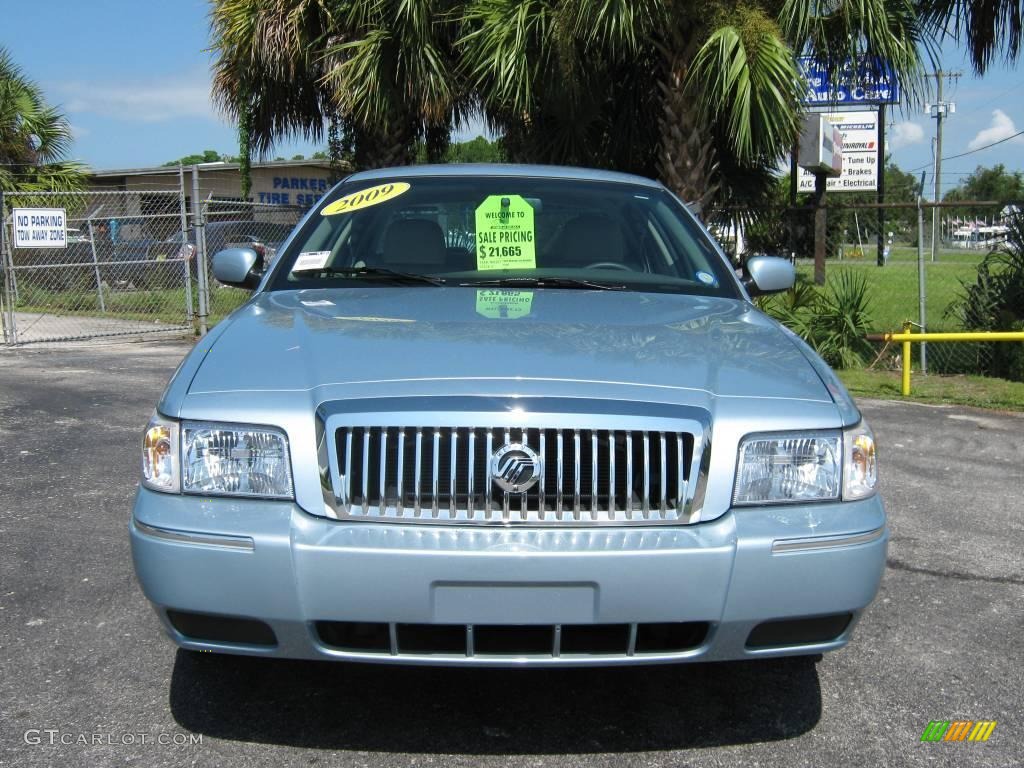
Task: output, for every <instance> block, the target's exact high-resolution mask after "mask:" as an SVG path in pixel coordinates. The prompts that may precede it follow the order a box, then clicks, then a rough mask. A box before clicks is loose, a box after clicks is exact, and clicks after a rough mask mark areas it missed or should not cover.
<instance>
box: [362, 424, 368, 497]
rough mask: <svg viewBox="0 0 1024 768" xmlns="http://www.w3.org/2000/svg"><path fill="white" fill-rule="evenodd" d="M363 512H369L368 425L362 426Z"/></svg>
mask: <svg viewBox="0 0 1024 768" xmlns="http://www.w3.org/2000/svg"><path fill="white" fill-rule="evenodd" d="M362 491H363V514H364V515H369V514H370V427H363V488H362Z"/></svg>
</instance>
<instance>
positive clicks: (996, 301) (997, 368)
mask: <svg viewBox="0 0 1024 768" xmlns="http://www.w3.org/2000/svg"><path fill="white" fill-rule="evenodd" d="M1009 227H1010V232H1009V234H1008V238H1007V241H1006V243H1004V244H1003V245H1002V246H1001V247H999V248H997V249H996V250H994V251H992V252H991V253H989V254H988V255H987V256H986V257H985V258H984V259H983V260H982V261H981V263H980V264H978V273H977V276H976V277H975V280H974V282H973V283H966V282H963V281H961V283H960V285H961V289H962V290H961V292H960V293H959V294H958V295H957V298H956V300H954V301H953V302H952V303H950V305H949V306H948V307H947V308H946V312H945V316H946V317H952V318H955V319H956V320H957V321H958V323H959V325H960V327H961V328H963V329H964V330H968V331H1020V330H1024V215H1021V214H1017V215H1016V216H1014V217H1013V218H1012V219H1011V220H1010V222H1009ZM990 346H991V350H990V354H989V355H986V357H987V358H988V359H989V360H990V361H991V362H990V363H989V364H988V366H987V369H986V370H985V371H984V372H985V373H987V374H989V375H991V376H1000V377H1002V378H1007V379H1012V380H1014V381H1024V344H1021V343H1017V342H994V343H992V344H991V345H990Z"/></svg>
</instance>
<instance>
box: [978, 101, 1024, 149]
mask: <svg viewBox="0 0 1024 768" xmlns="http://www.w3.org/2000/svg"><path fill="white" fill-rule="evenodd" d="M1015 133H1017V126H1016V125H1014V124H1013V120H1011V119H1010V116H1009V115H1007V114H1006V113H1005V112H1003V110H1001V109H994V110H992V124H991V125H989V127H988V128H985V129H983V130H981V131H978V134H977V135H976V136H975V137H974V138H973V139H971V141H970V143H969V144H968V145H967V148H968V149H979V148H981V147H984V146H987V145H989V144H993V143H995V142H997V141H1002V140H1003V139H1008V138H1009V137H1011V136H1013V134H1015ZM1014 142H1015V143H1024V137H1020V136H1018V137H1017V138H1016V139H1015V140H1014Z"/></svg>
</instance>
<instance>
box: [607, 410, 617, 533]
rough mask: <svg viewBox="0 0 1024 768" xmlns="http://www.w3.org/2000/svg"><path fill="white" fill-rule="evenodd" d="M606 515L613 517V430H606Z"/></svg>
mask: <svg viewBox="0 0 1024 768" xmlns="http://www.w3.org/2000/svg"><path fill="white" fill-rule="evenodd" d="M608 517H609V518H611V519H614V518H615V430H614V429H609V430H608Z"/></svg>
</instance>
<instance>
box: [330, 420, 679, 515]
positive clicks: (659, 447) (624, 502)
mask: <svg viewBox="0 0 1024 768" xmlns="http://www.w3.org/2000/svg"><path fill="white" fill-rule="evenodd" d="M502 440H503V441H504V442H503V443H501V442H500V441H502ZM334 441H335V446H336V454H337V466H336V467H335V469H334V472H335V478H336V480H335V483H336V484H335V485H334V488H335V489H336V490H335V495H334V498H333V499H332V502H333V503H332V506H333V508H334V509H335V511H336V512H337V514H338V516H339V517H344V518H359V519H367V520H384V519H387V520H392V521H404V522H434V523H489V524H504V525H521V524H538V523H541V524H547V525H589V524H605V525H607V524H623V523H634V524H644V523H685V522H691V520H690V510H689V509H688V508H687V506H686V505H687V504H688V498H689V497H688V490H689V489H690V488H691V482H692V481H691V478H690V472H691V471H693V470H694V468H695V467H697V466H698V464H699V461H695V460H694V450H695V447H694V446H695V438H694V435H692V434H690V433H688V432H665V431H656V430H651V431H647V430H637V431H631V430H605V429H589V428H567V429H553V428H538V427H523V428H518V427H516V428H511V427H499V428H494V427H434V426H429V427H428V426H403V427H340V428H338V429H337V430H336V431H335V437H334ZM515 444H522V445H523V446H526V447H528V448H529V449H531V450H532V451H534V452H535V453H536V455H537V457H538V459H539V465H540V466H539V467H535V468H534V470H535V471H538V476H537V480H536V482H535V483H534V484H533V485H532V486H530V487H528V488H527V489H526V490H525V491H523V490H522V489H521V488H513V489H512V490H510V491H505V490H503V489H502V488H500V487H499V486H498V485H497V484H496V483H495V482H494V479H495V478H494V473H493V469H492V464H491V457H492V456H493V455H494V453H495V450H496V448H498V447H501V446H502V445H505V446H508V445H513V446H514V445H515ZM698 458H699V457H698Z"/></svg>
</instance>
